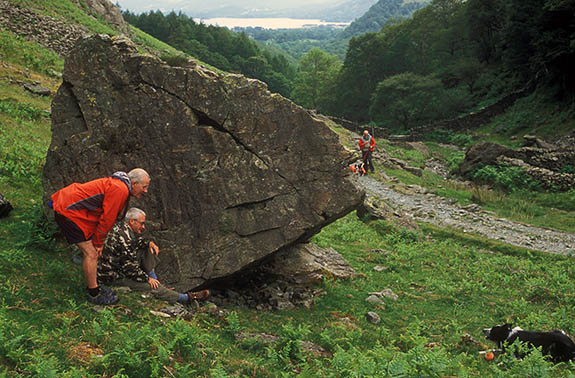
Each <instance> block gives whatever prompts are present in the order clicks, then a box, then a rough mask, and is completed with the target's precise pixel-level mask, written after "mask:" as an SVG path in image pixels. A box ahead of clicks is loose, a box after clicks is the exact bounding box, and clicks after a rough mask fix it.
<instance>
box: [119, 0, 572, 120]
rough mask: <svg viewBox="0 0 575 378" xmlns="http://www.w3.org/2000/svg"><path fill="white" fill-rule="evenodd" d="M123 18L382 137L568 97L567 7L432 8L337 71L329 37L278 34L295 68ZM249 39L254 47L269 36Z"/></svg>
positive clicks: (205, 33) (235, 45)
mask: <svg viewBox="0 0 575 378" xmlns="http://www.w3.org/2000/svg"><path fill="white" fill-rule="evenodd" d="M380 3H381V2H379V3H378V4H380ZM378 4H376V5H378ZM374 7H375V6H374ZM374 7H372V8H374ZM124 16H125V18H126V20H128V21H129V22H130V23H132V24H134V25H135V26H137V27H138V28H141V29H142V30H144V31H146V32H147V33H150V34H152V35H153V36H155V37H156V38H158V39H160V40H162V41H165V42H167V43H169V44H171V45H173V46H174V47H177V48H179V49H181V50H183V51H185V52H187V53H189V54H191V55H193V56H196V57H198V58H200V59H202V60H204V61H205V62H207V63H210V64H212V65H214V66H216V67H218V68H220V69H222V70H227V71H232V72H241V73H243V74H245V75H247V76H249V77H253V78H257V79H261V80H263V81H265V82H267V84H268V85H269V88H270V90H272V91H275V92H279V93H281V94H283V95H285V96H288V97H289V98H291V99H292V100H293V101H295V102H297V103H299V104H301V105H303V106H305V107H309V108H314V109H317V110H319V111H321V112H323V113H326V114H331V115H336V116H341V117H345V118H348V119H351V120H354V121H358V122H364V123H367V122H372V123H374V124H375V125H377V126H381V127H386V128H389V129H395V130H401V131H405V130H408V129H410V128H412V127H414V126H417V125H421V124H426V123H429V122H432V121H434V120H439V119H446V118H451V117H455V116H458V115H460V114H462V113H464V112H467V111H470V110H473V109H475V108H477V107H478V106H481V105H484V104H487V103H489V102H493V101H495V100H497V99H498V98H501V97H502V96H504V95H506V94H508V93H510V92H512V91H514V90H516V89H519V88H523V87H525V86H527V85H532V86H533V88H538V89H539V90H540V91H543V92H544V93H545V94H546V95H549V96H552V97H553V98H555V99H560V100H572V98H573V97H572V96H573V90H574V84H575V83H574V74H573V71H572V69H571V67H572V65H573V62H575V49H574V48H573V45H574V43H575V42H574V41H575V0H545V1H540V0H526V1H525V0H524V1H520V0H508V1H503V0H467V1H463V0H434V1H432V2H431V4H430V5H429V6H427V7H425V8H423V9H420V10H419V11H416V12H415V13H414V15H413V17H412V18H409V19H405V20H403V21H401V22H396V23H388V24H387V25H385V26H384V27H383V28H381V30H380V31H379V32H375V33H365V34H362V35H360V36H357V37H353V38H351V40H350V41H349V46H348V48H347V51H346V53H345V57H344V59H343V62H342V61H341V59H339V58H338V57H337V55H336V54H330V53H328V52H326V51H325V49H324V48H322V47H324V46H327V45H329V43H335V42H330V41H337V40H339V38H340V36H339V34H338V33H336V32H335V31H334V30H330V29H317V30H308V31H299V32H287V31H283V32H279V33H277V34H276V37H275V38H276V39H277V38H279V37H281V38H283V41H284V42H286V43H288V44H289V43H292V47H293V46H297V47H296V49H297V50H299V52H298V53H296V55H299V61H298V65H297V69H296V67H295V65H294V64H290V59H289V58H287V57H286V56H284V55H282V54H274V53H271V52H270V51H271V50H269V49H267V48H265V47H263V46H262V45H261V44H258V43H256V42H255V41H253V40H251V39H250V38H249V37H248V36H247V34H245V33H243V32H242V33H235V32H232V31H229V30H228V29H226V28H221V27H214V26H206V25H204V24H201V23H195V22H194V21H193V20H192V19H191V18H189V17H187V16H185V15H182V14H175V13H170V14H168V15H166V16H164V15H163V14H162V13H161V12H149V13H143V14H140V15H134V14H131V13H130V12H125V13H124ZM250 32H251V33H254V34H256V35H258V37H256V39H264V38H265V36H266V33H268V34H269V32H266V31H263V30H255V29H254V30H251V31H250ZM296 40H297V41H296ZM306 40H307V41H308V44H307V47H304V45H305V42H304V41H306ZM302 44H303V45H302ZM305 48H307V49H308V51H307V52H306V53H305V54H304V55H302V54H303V51H304V49H305ZM309 49H311V50H309Z"/></svg>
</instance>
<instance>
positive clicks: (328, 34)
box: [233, 25, 349, 60]
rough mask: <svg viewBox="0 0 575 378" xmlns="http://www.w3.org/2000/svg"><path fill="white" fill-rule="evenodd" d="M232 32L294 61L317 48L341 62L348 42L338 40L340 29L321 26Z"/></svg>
mask: <svg viewBox="0 0 575 378" xmlns="http://www.w3.org/2000/svg"><path fill="white" fill-rule="evenodd" d="M233 30H234V31H236V32H240V33H241V32H244V33H246V34H247V35H249V36H250V37H251V38H253V39H254V40H256V41H258V42H261V43H263V44H265V45H266V46H273V47H276V48H278V49H280V50H282V51H284V52H285V53H287V54H288V55H289V56H290V57H292V58H294V60H296V59H300V58H301V57H302V56H304V55H305V54H307V53H308V52H309V51H310V50H311V49H313V48H319V49H321V50H323V51H325V52H327V53H328V54H331V55H335V56H337V57H338V58H339V59H340V60H343V58H344V57H345V52H346V50H347V43H348V40H349V39H341V38H339V34H340V33H341V32H342V29H338V28H334V27H331V26H323V25H322V26H318V27H314V28H306V29H263V28H254V27H247V28H239V27H238V28H234V29H233Z"/></svg>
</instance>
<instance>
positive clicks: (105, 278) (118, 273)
mask: <svg viewBox="0 0 575 378" xmlns="http://www.w3.org/2000/svg"><path fill="white" fill-rule="evenodd" d="M148 244H149V241H148V240H146V239H144V238H143V237H141V236H139V235H137V234H136V233H135V232H134V231H133V230H132V229H131V228H130V226H129V225H128V223H127V222H124V221H120V222H118V223H116V224H115V225H114V227H112V230H111V231H110V233H109V234H108V237H107V238H106V242H105V244H104V250H103V251H102V256H100V258H99V259H98V280H99V281H100V282H102V283H110V282H112V281H114V280H118V279H121V278H127V279H131V280H134V281H138V282H148V274H147V273H146V272H144V270H143V269H142V268H141V267H140V261H139V259H138V251H139V250H140V249H146V248H148Z"/></svg>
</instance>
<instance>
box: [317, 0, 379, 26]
mask: <svg viewBox="0 0 575 378" xmlns="http://www.w3.org/2000/svg"><path fill="white" fill-rule="evenodd" d="M375 3H377V0H349V1H346V2H345V3H343V4H340V5H337V6H335V7H333V8H328V9H325V10H323V12H322V14H321V15H320V17H318V18H321V19H322V20H325V21H333V22H347V21H353V20H355V19H357V18H359V17H361V16H363V15H364V14H365V13H366V12H367V11H368V10H369V8H370V7H371V6H372V5H374V4H375Z"/></svg>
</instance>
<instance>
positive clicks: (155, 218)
mask: <svg viewBox="0 0 575 378" xmlns="http://www.w3.org/2000/svg"><path fill="white" fill-rule="evenodd" d="M353 158H354V157H353V155H352V154H350V153H349V152H347V151H346V150H345V149H344V148H343V146H341V144H340V143H339V142H338V137H337V135H336V134H335V133H334V132H333V131H331V130H330V129H329V128H328V127H327V126H326V123H325V122H324V121H322V119H321V118H319V117H316V116H314V115H313V114H312V113H310V112H309V111H307V110H306V109H304V108H302V107H299V106H297V105H295V104H293V103H292V102H290V101H289V100H287V99H285V98H283V97H282V96H280V95H277V94H272V93H270V92H269V91H268V90H267V88H266V86H265V84H264V83H262V82H260V81H257V80H252V79H248V78H245V77H243V76H241V75H227V74H218V73H216V72H213V71H210V70H207V69H205V68H202V67H200V66H198V65H197V64H194V63H190V64H189V66H188V67H171V66H169V65H167V64H164V63H163V62H162V61H161V60H159V59H157V58H155V57H151V56H145V55H140V54H138V51H137V49H136V46H135V45H134V44H133V43H131V42H130V41H129V40H127V39H125V38H123V37H112V38H111V37H108V36H94V37H91V38H88V39H85V40H82V41H81V42H80V43H79V44H78V45H77V46H76V47H75V48H74V49H73V50H72V51H71V52H70V54H69V56H68V58H67V60H66V64H65V69H64V75H63V83H62V85H61V87H60V88H59V90H58V93H57V95H56V97H55V98H54V101H53V104H52V143H51V146H50V148H49V151H48V154H47V157H46V165H45V167H44V177H43V182H44V189H45V198H46V199H47V198H48V196H50V195H51V194H52V193H54V192H55V191H56V190H58V189H59V188H61V187H63V186H66V185H68V184H70V183H72V182H85V181H88V180H91V179H95V178H98V177H103V176H108V175H110V174H111V173H112V172H114V171H116V170H124V171H127V170H130V169H132V168H134V167H142V168H144V169H146V170H147V171H148V172H149V173H150V175H151V177H152V183H151V186H150V190H149V193H148V194H147V195H145V197H144V198H142V199H141V200H134V201H132V203H131V205H134V206H138V207H140V208H142V209H143V210H144V211H146V213H147V214H148V219H149V222H148V223H149V227H148V230H149V232H150V233H151V237H152V238H154V239H155V240H156V241H157V242H158V244H159V245H160V248H161V254H160V256H161V258H162V264H161V265H160V266H159V268H158V270H159V274H160V275H161V276H162V277H163V279H164V280H165V281H166V282H167V283H169V284H170V285H173V286H175V287H176V288H177V289H182V290H183V289H190V288H193V287H196V286H199V285H202V284H205V283H206V282H208V281H210V280H213V279H217V278H222V277H226V276H228V275H231V274H233V273H236V272H238V271H240V270H242V269H243V268H244V267H246V266H248V265H253V264H254V263H255V264H257V263H258V262H259V261H261V260H262V259H264V258H265V257H266V256H269V255H271V254H272V253H274V252H276V251H278V250H280V249H282V248H284V247H287V246H290V245H296V244H298V243H300V242H304V241H308V240H309V238H310V237H311V236H312V235H313V234H315V233H317V232H318V231H319V230H320V229H321V228H322V227H323V226H325V225H327V224H329V223H330V222H333V221H334V220H336V219H338V218H339V217H341V216H343V215H345V214H347V213H348V212H350V211H352V210H354V209H355V208H356V207H357V206H358V204H360V203H361V201H362V199H363V195H364V193H363V191H362V190H361V189H359V188H358V186H357V185H356V178H355V177H353V175H351V174H350V172H349V170H348V169H347V167H348V165H349V164H350V163H351V160H353Z"/></svg>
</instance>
